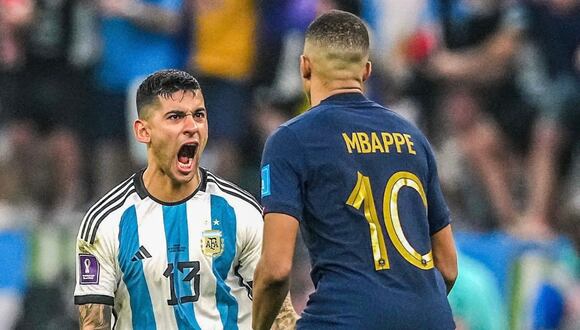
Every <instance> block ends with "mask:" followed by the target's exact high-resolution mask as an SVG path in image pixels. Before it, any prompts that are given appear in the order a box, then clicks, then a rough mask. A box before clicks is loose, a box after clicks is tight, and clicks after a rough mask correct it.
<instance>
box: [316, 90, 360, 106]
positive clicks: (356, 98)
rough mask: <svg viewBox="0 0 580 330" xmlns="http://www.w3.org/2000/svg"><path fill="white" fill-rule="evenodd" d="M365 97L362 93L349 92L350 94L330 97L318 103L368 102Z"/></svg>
mask: <svg viewBox="0 0 580 330" xmlns="http://www.w3.org/2000/svg"><path fill="white" fill-rule="evenodd" d="M368 100H369V99H367V97H366V96H365V95H364V94H363V93H357V92H351V93H339V94H334V95H331V96H329V97H327V98H325V99H324V100H322V102H320V103H334V102H361V101H368Z"/></svg>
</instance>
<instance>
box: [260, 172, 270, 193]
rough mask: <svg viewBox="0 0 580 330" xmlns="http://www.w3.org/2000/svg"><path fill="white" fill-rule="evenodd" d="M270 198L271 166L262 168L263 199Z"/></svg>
mask: <svg viewBox="0 0 580 330" xmlns="http://www.w3.org/2000/svg"><path fill="white" fill-rule="evenodd" d="M266 196H270V164H267V165H264V166H263V167H262V197H266Z"/></svg>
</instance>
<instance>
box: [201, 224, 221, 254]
mask: <svg viewBox="0 0 580 330" xmlns="http://www.w3.org/2000/svg"><path fill="white" fill-rule="evenodd" d="M201 252H203V254H205V255H206V256H208V257H217V256H219V255H220V254H222V252H224V239H223V237H222V231H221V230H205V231H204V232H203V233H202V234H201Z"/></svg>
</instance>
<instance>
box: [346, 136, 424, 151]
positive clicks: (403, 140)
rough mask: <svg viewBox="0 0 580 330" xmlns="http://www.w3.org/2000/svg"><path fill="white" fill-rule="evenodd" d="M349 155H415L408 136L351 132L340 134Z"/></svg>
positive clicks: (412, 144) (411, 141) (410, 138)
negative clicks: (393, 153)
mask: <svg viewBox="0 0 580 330" xmlns="http://www.w3.org/2000/svg"><path fill="white" fill-rule="evenodd" d="M342 138H343V139H344V143H345V145H346V150H347V151H348V153H349V154H352V153H353V152H356V153H358V154H371V153H390V152H396V153H399V154H400V153H408V154H411V155H416V154H417V152H416V151H415V149H413V146H414V145H415V144H414V143H413V140H412V137H411V135H410V134H403V133H399V132H370V133H367V132H352V133H342Z"/></svg>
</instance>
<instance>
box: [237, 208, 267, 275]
mask: <svg viewBox="0 0 580 330" xmlns="http://www.w3.org/2000/svg"><path fill="white" fill-rule="evenodd" d="M244 223H245V228H243V230H242V233H243V238H244V244H243V246H242V251H241V253H240V260H239V268H238V275H239V276H241V277H242V279H243V280H244V282H245V283H246V284H248V285H250V286H251V283H252V282H253V281H254V271H255V270H256V266H257V265H258V260H259V259H260V254H261V252H262V229H263V221H262V214H260V213H259V212H258V211H257V210H256V209H254V208H251V210H250V212H248V213H247V216H246V219H245V221H244Z"/></svg>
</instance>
